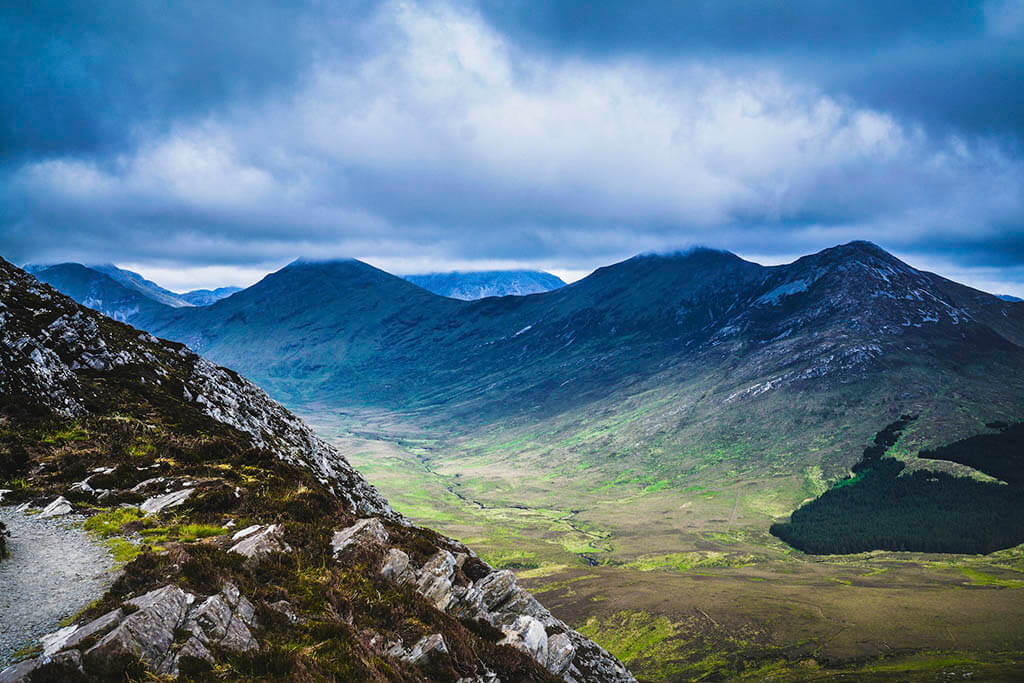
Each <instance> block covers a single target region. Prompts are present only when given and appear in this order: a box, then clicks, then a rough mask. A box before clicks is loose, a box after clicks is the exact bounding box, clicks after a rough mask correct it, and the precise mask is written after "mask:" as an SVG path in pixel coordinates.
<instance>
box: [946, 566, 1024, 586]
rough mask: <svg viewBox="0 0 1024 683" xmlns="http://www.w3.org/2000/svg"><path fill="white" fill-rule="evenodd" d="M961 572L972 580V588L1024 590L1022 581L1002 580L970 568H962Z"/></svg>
mask: <svg viewBox="0 0 1024 683" xmlns="http://www.w3.org/2000/svg"><path fill="white" fill-rule="evenodd" d="M960 571H961V572H963V574H964V576H966V577H967V578H968V579H970V580H971V585H972V586H999V587H1001V588H1024V581H1021V580H1020V579H1001V578H999V577H998V576H992V575H991V574H986V573H985V572H980V571H978V570H977V569H971V568H969V567H961V568H960Z"/></svg>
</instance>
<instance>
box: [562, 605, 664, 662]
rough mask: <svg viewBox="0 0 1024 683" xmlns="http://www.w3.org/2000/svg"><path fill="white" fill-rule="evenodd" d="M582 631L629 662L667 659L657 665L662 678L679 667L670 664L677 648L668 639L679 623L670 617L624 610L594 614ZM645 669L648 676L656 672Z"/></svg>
mask: <svg viewBox="0 0 1024 683" xmlns="http://www.w3.org/2000/svg"><path fill="white" fill-rule="evenodd" d="M578 630H579V632H580V633H582V634H583V635H585V636H587V637H588V638H590V639H591V640H593V641H594V642H596V643H597V644H598V645H600V646H602V647H603V648H605V649H606V650H608V651H609V652H611V653H612V654H613V655H615V656H616V657H618V658H619V659H620V660H622V661H623V662H624V663H626V664H627V665H630V664H631V663H632V662H634V661H636V660H638V659H644V660H648V661H650V660H654V661H659V662H665V664H661V665H660V666H657V667H656V669H657V673H658V674H659V676H658V677H659V678H662V677H664V676H668V675H671V674H672V673H674V671H673V669H674V668H675V667H672V666H671V665H670V664H668V660H669V657H668V655H669V654H671V652H672V650H673V648H672V646H671V645H670V644H669V643H668V642H667V641H669V640H670V639H671V638H673V637H674V636H675V635H676V632H677V626H676V625H675V624H673V623H672V622H671V621H670V620H669V619H668V617H664V616H653V615H651V614H648V613H647V612H643V611H640V610H624V611H622V612H617V613H615V614H613V615H611V616H609V617H606V618H604V619H600V618H598V617H590V618H589V619H587V621H586V623H585V624H583V625H582V626H580V627H579V628H578ZM645 669H646V670H645V672H646V674H647V675H648V676H650V675H651V674H652V673H654V672H653V671H651V670H649V667H648V668H645Z"/></svg>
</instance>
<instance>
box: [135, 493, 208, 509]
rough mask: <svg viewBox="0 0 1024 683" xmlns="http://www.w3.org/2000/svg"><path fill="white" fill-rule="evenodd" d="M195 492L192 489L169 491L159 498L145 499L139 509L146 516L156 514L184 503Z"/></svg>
mask: <svg viewBox="0 0 1024 683" xmlns="http://www.w3.org/2000/svg"><path fill="white" fill-rule="evenodd" d="M193 491H195V489H193V488H188V489H180V490H178V491H171V492H170V493H165V494H163V495H161V496H153V497H152V498H148V499H146V501H145V502H143V503H142V505H140V506H139V509H140V510H142V511H143V512H145V513H146V514H147V515H152V514H156V513H157V512H160V511H161V510H163V509H165V508H172V507H176V506H178V505H181V504H182V503H184V502H185V501H186V500H187V499H188V497H189V496H191V495H192V492H193Z"/></svg>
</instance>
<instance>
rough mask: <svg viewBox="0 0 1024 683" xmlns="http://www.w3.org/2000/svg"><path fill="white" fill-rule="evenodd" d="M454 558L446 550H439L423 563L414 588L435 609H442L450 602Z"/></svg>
mask: <svg viewBox="0 0 1024 683" xmlns="http://www.w3.org/2000/svg"><path fill="white" fill-rule="evenodd" d="M454 575H455V558H454V557H453V556H452V554H451V553H450V552H448V551H447V550H439V551H437V553H436V554H435V555H434V556H433V557H432V558H430V560H428V561H427V563H426V564H425V565H423V569H422V570H421V571H420V577H419V581H418V583H417V586H416V590H417V591H418V592H419V593H420V595H422V596H423V597H425V598H426V599H427V600H429V601H430V602H431V604H433V605H434V607H436V608H437V609H439V610H441V611H444V610H446V609H447V608H448V606H449V605H450V604H451V603H452V598H453V596H452V577H453V576H454Z"/></svg>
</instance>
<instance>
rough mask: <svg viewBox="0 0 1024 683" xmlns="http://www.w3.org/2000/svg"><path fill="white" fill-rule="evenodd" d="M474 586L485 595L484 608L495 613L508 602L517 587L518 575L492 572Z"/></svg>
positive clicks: (506, 572) (504, 571)
mask: <svg viewBox="0 0 1024 683" xmlns="http://www.w3.org/2000/svg"><path fill="white" fill-rule="evenodd" d="M474 585H476V587H477V588H479V589H480V592H481V593H483V603H484V607H485V608H486V609H487V611H489V612H493V611H495V610H497V609H498V608H499V607H501V606H502V605H504V604H505V603H506V602H507V601H508V599H509V596H510V595H511V594H512V590H513V589H514V588H516V587H517V586H516V575H515V574H513V573H512V572H511V571H509V570H507V569H503V570H501V571H496V572H491V573H490V574H488V575H487V576H485V577H484V578H482V579H480V580H479V581H477V582H476V584H474Z"/></svg>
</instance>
